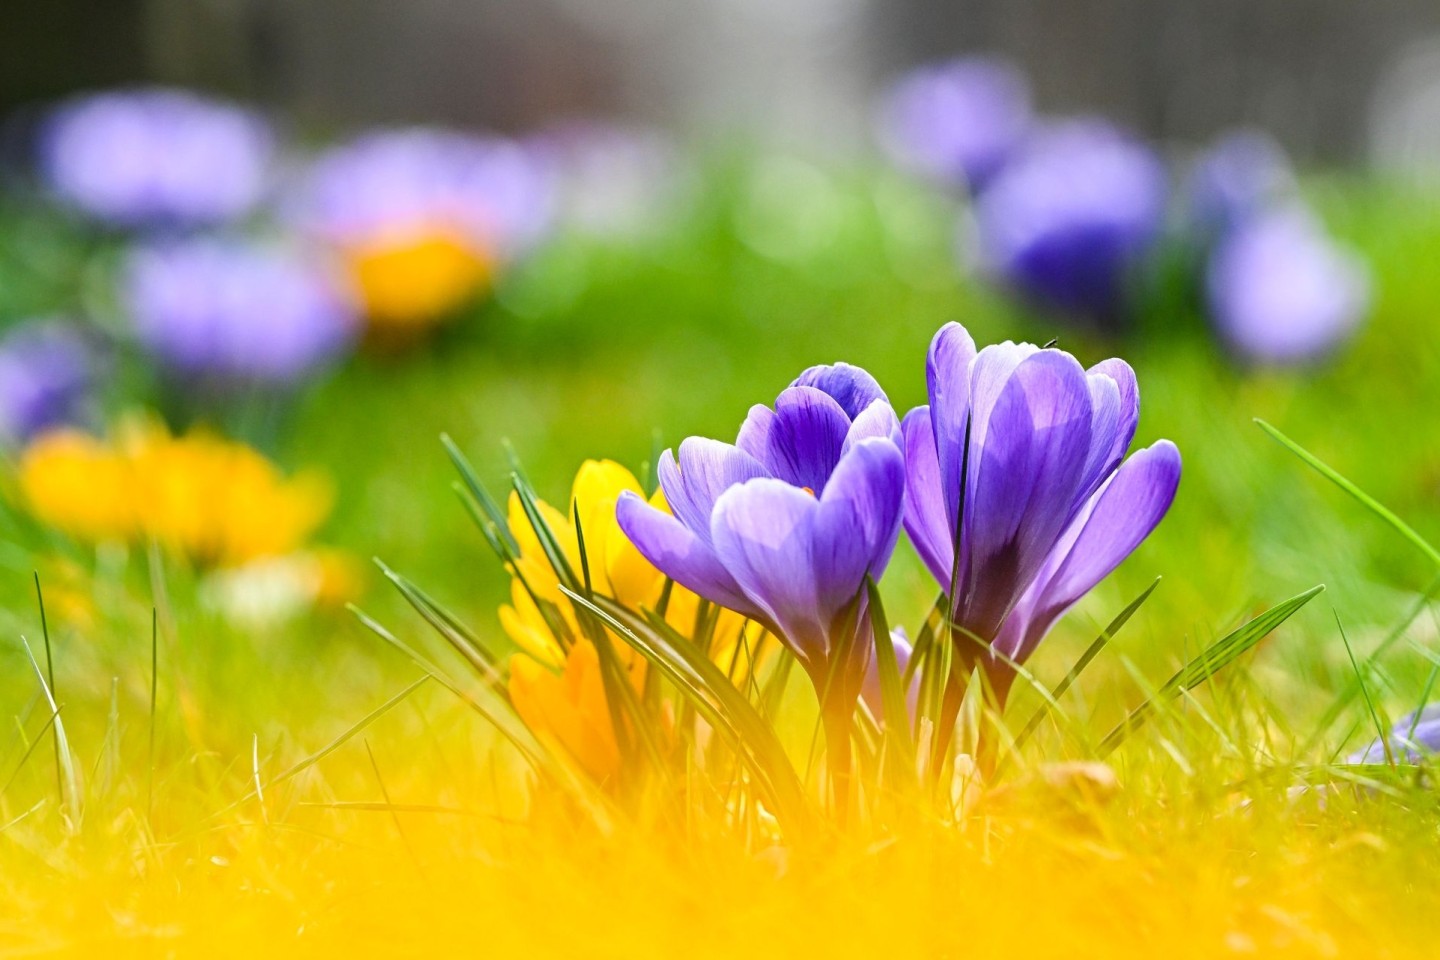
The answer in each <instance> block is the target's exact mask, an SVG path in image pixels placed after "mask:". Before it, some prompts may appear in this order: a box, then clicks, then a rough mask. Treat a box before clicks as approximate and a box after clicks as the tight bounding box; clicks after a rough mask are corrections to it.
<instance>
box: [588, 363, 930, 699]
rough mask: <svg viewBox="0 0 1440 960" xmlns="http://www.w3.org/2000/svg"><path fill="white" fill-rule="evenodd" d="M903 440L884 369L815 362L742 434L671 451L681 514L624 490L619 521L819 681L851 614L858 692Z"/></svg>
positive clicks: (669, 490) (647, 550) (670, 498)
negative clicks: (763, 630) (866, 598)
mask: <svg viewBox="0 0 1440 960" xmlns="http://www.w3.org/2000/svg"><path fill="white" fill-rule="evenodd" d="M899 439H900V434H899V424H898V422H897V420H896V417H895V412H894V410H893V409H892V408H891V406H890V403H889V401H888V400H887V399H886V397H885V394H884V393H883V392H882V391H881V389H880V386H879V384H877V383H876V382H875V380H874V378H873V377H871V376H870V375H869V374H868V373H866V372H865V371H864V370H861V369H860V368H858V367H853V366H850V365H848V364H843V363H842V364H836V365H834V366H823V367H812V368H810V369H809V370H807V371H805V372H804V373H803V374H801V375H800V377H799V378H798V379H796V380H795V382H794V383H792V384H791V385H790V386H789V387H788V388H786V389H785V390H784V391H783V392H782V393H781V394H780V396H779V397H778V398H777V399H776V401H775V406H774V408H773V409H772V408H770V407H766V406H763V405H756V406H755V407H752V408H751V410H750V414H749V416H748V417H747V418H746V420H745V423H744V425H743V426H741V428H740V434H739V437H738V438H737V440H736V442H735V444H734V445H731V444H728V443H722V442H721V441H718V440H708V439H703V438H699V437H691V438H689V439H687V440H685V441H684V442H683V443H681V444H680V450H679V455H678V457H677V456H676V455H674V454H672V453H671V452H670V451H668V450H667V451H666V452H665V454H664V456H663V457H661V460H660V464H659V477H660V486H661V488H662V489H663V490H664V492H665V498H666V500H667V502H668V503H669V506H670V508H671V510H673V511H674V514H673V515H671V514H668V513H665V512H663V511H661V510H657V509H655V508H654V507H651V506H650V505H649V504H647V503H646V502H645V501H644V500H643V499H642V498H640V497H639V496H635V495H631V494H625V495H622V497H621V499H620V501H619V504H618V505H617V509H616V515H617V519H618V520H619V523H620V527H621V529H622V530H624V531H625V535H626V536H627V537H629V538H630V540H631V541H632V542H633V543H634V544H635V546H636V547H637V548H639V550H640V552H641V553H642V554H644V555H645V557H646V558H647V559H648V560H649V561H650V562H651V563H653V564H654V565H655V566H656V567H658V568H659V569H660V570H661V571H663V572H664V573H665V574H666V575H667V576H669V577H671V578H672V579H674V580H675V582H677V583H679V584H681V585H682V586H684V587H687V588H689V589H690V590H693V591H694V592H696V593H698V594H699V595H700V596H702V597H705V598H706V599H709V600H711V601H713V602H715V603H718V604H720V605H721V606H725V607H729V608H730V609H732V610H735V611H738V612H740V613H743V614H745V615H746V616H749V617H753V618H755V619H757V620H760V621H762V622H764V623H765V624H767V625H768V626H769V628H770V629H771V630H772V631H773V632H774V633H775V634H776V635H777V636H778V637H780V638H781V639H782V640H783V641H784V642H785V643H786V644H787V645H788V646H789V647H790V649H791V650H792V651H793V652H794V653H795V655H796V656H797V657H798V658H799V659H800V662H801V663H802V664H803V665H804V666H805V668H806V670H807V672H808V673H809V674H810V676H811V678H812V680H813V681H814V682H815V684H816V687H817V689H821V688H823V685H824V683H825V682H826V678H827V676H828V673H829V669H830V666H831V664H832V662H833V655H834V653H835V651H836V648H837V645H839V644H841V643H842V642H849V641H850V640H851V639H852V638H851V637H845V636H843V635H841V634H840V633H839V632H838V631H839V630H840V628H841V627H842V625H843V624H845V623H847V622H848V623H849V624H850V625H851V627H850V629H852V630H856V631H857V635H858V636H859V637H860V639H859V641H858V642H856V643H855V644H854V647H853V648H852V649H853V650H854V658H853V659H852V661H851V663H849V664H848V665H847V666H848V667H849V668H852V669H847V670H845V671H842V672H843V673H844V674H845V675H846V676H847V677H848V678H849V679H850V681H852V683H851V684H850V685H849V686H848V687H847V689H848V690H849V691H850V692H851V693H856V694H858V692H859V689H858V688H859V681H860V670H862V669H863V666H864V663H865V660H866V658H867V657H868V647H867V646H866V644H865V643H864V642H863V637H864V636H868V633H867V626H868V624H867V619H866V617H865V616H864V615H863V609H864V604H863V602H861V601H862V595H863V592H864V587H865V578H866V577H867V576H871V577H875V578H877V579H878V578H879V577H880V575H881V573H882V572H883V571H884V569H885V566H886V564H887V563H889V560H890V555H891V553H892V551H893V550H894V548H895V542H896V540H897V538H898V537H899V533H900V518H901V504H902V496H903V492H904V486H905V467H904V459H903V456H902V454H901V452H900V446H899ZM857 617H858V619H857ZM851 702H852V703H853V699H852V701H851Z"/></svg>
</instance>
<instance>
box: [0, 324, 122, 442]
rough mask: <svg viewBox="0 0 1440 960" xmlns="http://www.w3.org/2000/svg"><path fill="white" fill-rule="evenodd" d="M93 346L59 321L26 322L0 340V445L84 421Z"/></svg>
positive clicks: (93, 374) (94, 369)
mask: <svg viewBox="0 0 1440 960" xmlns="http://www.w3.org/2000/svg"><path fill="white" fill-rule="evenodd" d="M98 368H99V358H98V356H97V353H96V350H95V347H94V345H93V344H92V343H91V341H90V340H88V339H87V338H86V337H85V336H84V335H83V334H82V333H81V332H80V331H79V330H78V329H76V328H75V327H72V326H70V325H68V324H65V323H61V322H58V321H48V320H46V321H31V322H29V323H26V324H22V325H20V326H18V327H15V328H14V329H12V330H10V331H9V332H8V333H6V335H5V336H4V338H3V339H0V443H3V444H5V445H7V446H9V445H19V444H23V443H25V442H26V441H28V440H30V439H31V438H32V437H34V436H36V435H37V434H40V433H43V432H44V431H46V430H48V429H50V428H52V427H58V426H63V425H66V424H74V423H77V422H80V421H82V420H84V419H85V416H86V413H87V408H88V407H89V405H90V403H91V401H92V400H93V397H92V392H93V390H94V387H95V382H96V380H97V378H98V374H99V369H98Z"/></svg>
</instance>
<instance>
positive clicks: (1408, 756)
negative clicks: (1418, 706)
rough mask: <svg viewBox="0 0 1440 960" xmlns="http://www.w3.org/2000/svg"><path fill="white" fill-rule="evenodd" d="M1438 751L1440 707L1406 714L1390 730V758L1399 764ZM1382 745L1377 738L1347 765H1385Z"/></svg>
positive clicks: (1417, 760)
mask: <svg viewBox="0 0 1440 960" xmlns="http://www.w3.org/2000/svg"><path fill="white" fill-rule="evenodd" d="M1437 752H1440V704H1434V703H1432V704H1431V705H1430V706H1428V707H1426V708H1424V709H1423V710H1418V711H1416V712H1415V713H1408V714H1406V715H1405V716H1404V717H1402V718H1401V719H1400V722H1399V723H1397V724H1395V726H1394V727H1392V728H1391V730H1390V756H1391V757H1394V758H1395V760H1397V761H1398V762H1400V763H1419V762H1420V761H1421V760H1424V759H1426V758H1428V757H1431V756H1433V755H1434V754H1436V753H1437ZM1388 760H1389V757H1387V756H1386V752H1385V744H1384V743H1382V742H1381V741H1380V740H1379V739H1376V740H1375V741H1373V742H1372V743H1371V744H1370V746H1368V747H1366V748H1365V749H1364V750H1361V751H1360V752H1358V753H1355V754H1352V755H1351V756H1350V758H1349V762H1350V763H1386V762H1388Z"/></svg>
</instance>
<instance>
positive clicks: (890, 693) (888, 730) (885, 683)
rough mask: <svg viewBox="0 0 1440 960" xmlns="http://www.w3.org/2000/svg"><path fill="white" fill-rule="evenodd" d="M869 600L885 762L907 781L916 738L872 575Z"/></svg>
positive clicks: (867, 586) (912, 768) (912, 776)
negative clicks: (882, 709) (881, 711)
mask: <svg viewBox="0 0 1440 960" xmlns="http://www.w3.org/2000/svg"><path fill="white" fill-rule="evenodd" d="M865 590H866V593H867V594H868V596H869V601H870V626H871V630H872V631H873V632H874V634H875V661H876V664H875V665H876V669H877V671H878V672H879V675H880V702H881V703H882V704H884V706H885V716H884V720H883V721H882V735H883V738H884V753H885V762H886V765H887V768H888V771H889V772H890V774H891V775H892V776H893V777H895V779H896V780H897V782H901V783H908V782H910V781H913V780H914V779H915V776H916V769H915V740H914V738H913V737H912V736H911V731H910V708H909V704H908V703H907V701H906V698H905V687H904V684H903V681H902V680H901V679H900V660H899V659H898V658H897V657H896V656H895V644H894V643H893V642H892V641H891V639H890V623H889V621H888V619H887V618H886V616H885V605H884V603H883V602H882V601H881V599H880V589H879V587H877V586H876V585H875V580H874V578H873V577H869V576H867V577H866V578H865Z"/></svg>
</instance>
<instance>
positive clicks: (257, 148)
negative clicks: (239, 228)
mask: <svg viewBox="0 0 1440 960" xmlns="http://www.w3.org/2000/svg"><path fill="white" fill-rule="evenodd" d="M40 153H41V157H40V161H41V172H42V174H43V175H44V177H45V180H46V181H47V182H48V183H49V185H50V187H51V189H53V190H54V191H55V193H57V194H58V195H59V196H60V197H62V198H63V199H64V200H66V201H68V202H69V203H71V204H73V205H74V206H75V207H76V208H77V209H79V210H80V211H82V212H83V213H85V214H87V215H89V216H92V217H94V218H96V219H98V220H101V221H104V222H106V223H109V224H112V225H114V226H118V227H125V228H137V227H166V228H192V227H203V226H213V225H216V224H220V223H224V222H226V221H229V220H233V219H235V218H236V217H240V216H243V215H244V214H246V213H247V212H249V211H250V210H251V209H253V208H254V207H255V205H256V204H257V203H258V202H259V201H260V199H261V198H262V196H263V195H264V193H265V190H266V189H267V187H268V186H269V181H270V176H271V169H270V166H271V162H272V157H273V153H274V140H273V136H272V133H271V131H270V128H269V126H268V125H267V124H266V123H265V121H264V120H263V119H262V118H261V117H260V116H259V115H258V114H256V113H254V112H253V111H250V110H247V109H244V108H242V107H238V106H235V105H232V104H228V103H223V102H219V101H216V100H211V99H208V98H205V97H201V96H198V95H196V94H193V93H189V92H186V91H182V90H168V89H136V90H117V91H112V92H108V93H101V94H94V95H91V96H86V97H81V98H79V99H77V100H74V101H71V102H69V103H67V104H65V105H63V106H62V107H60V108H59V109H58V110H56V111H55V113H54V114H53V115H52V116H51V117H50V119H49V121H48V123H47V125H46V129H45V132H44V135H43V137H42V143H41V150H40Z"/></svg>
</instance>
